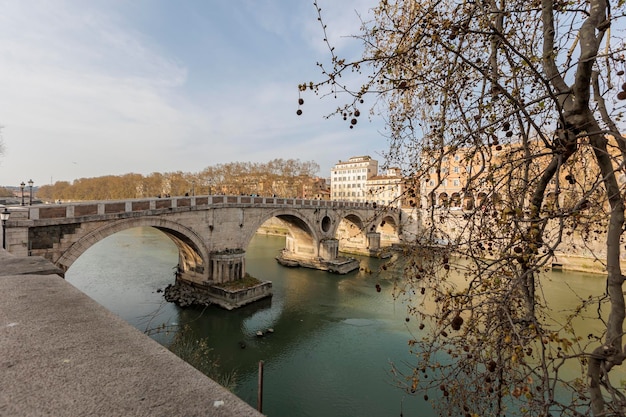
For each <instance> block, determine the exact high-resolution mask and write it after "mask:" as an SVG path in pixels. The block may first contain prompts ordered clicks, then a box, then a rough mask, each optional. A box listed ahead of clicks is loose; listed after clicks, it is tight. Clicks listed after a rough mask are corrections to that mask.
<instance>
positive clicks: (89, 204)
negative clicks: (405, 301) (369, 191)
mask: <svg viewBox="0 0 626 417" xmlns="http://www.w3.org/2000/svg"><path fill="white" fill-rule="evenodd" d="M232 205H234V206H241V207H246V206H250V207H252V206H277V207H279V206H280V207H285V206H287V207H293V208H304V207H306V208H310V207H332V208H361V209H362V208H365V209H367V208H371V207H372V206H371V205H370V204H369V203H362V202H354V201H337V200H316V199H314V200H310V199H303V198H282V197H255V196H240V195H209V196H183V197H167V198H150V199H132V200H110V201H81V202H72V203H61V204H50V205H36V206H29V207H27V208H25V207H20V208H17V207H16V208H13V209H12V211H11V213H12V214H11V220H27V219H29V220H39V219H42V220H43V219H62V218H76V217H83V216H94V215H109V214H120V213H133V212H143V211H150V210H154V211H163V210H165V211H183V210H193V209H195V208H198V209H200V208H201V209H206V208H207V207H211V206H213V207H223V206H232Z"/></svg>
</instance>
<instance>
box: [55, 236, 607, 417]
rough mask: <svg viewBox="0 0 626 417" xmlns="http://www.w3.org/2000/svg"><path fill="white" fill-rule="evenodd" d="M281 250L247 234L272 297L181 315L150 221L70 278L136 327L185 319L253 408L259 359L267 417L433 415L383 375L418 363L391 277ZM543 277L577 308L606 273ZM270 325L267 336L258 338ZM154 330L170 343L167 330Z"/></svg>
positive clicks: (170, 266) (167, 249)
mask: <svg viewBox="0 0 626 417" xmlns="http://www.w3.org/2000/svg"><path fill="white" fill-rule="evenodd" d="M283 246H284V238H280V237H271V236H257V237H255V238H254V239H253V241H252V243H251V245H250V247H249V248H248V249H247V253H246V269H247V271H248V272H249V273H250V274H251V275H253V276H255V277H257V278H260V279H264V280H270V281H272V282H273V291H274V296H273V297H272V298H271V299H266V300H262V301H260V302H257V303H254V304H252V305H249V306H245V307H243V308H240V309H237V310H233V311H226V310H222V309H220V308H217V307H209V308H191V309H184V310H182V309H179V308H178V307H176V306H174V305H172V304H168V303H164V302H163V298H162V294H161V293H160V292H159V291H158V290H160V289H163V288H165V286H167V285H168V284H170V283H172V282H173V280H174V278H173V277H174V275H173V271H174V267H175V266H176V264H177V262H178V254H177V249H176V247H175V246H174V245H173V244H172V243H171V242H170V241H169V240H168V238H167V237H166V236H165V235H164V234H162V233H161V232H159V231H157V230H155V229H152V228H136V229H131V230H128V231H124V232H120V233H117V234H115V235H113V236H110V237H108V238H106V239H105V240H103V241H102V242H100V243H98V244H97V245H95V246H94V247H93V248H91V249H89V250H88V251H87V252H86V253H85V254H83V255H82V256H81V257H80V258H79V259H78V260H77V261H76V263H75V264H74V265H72V267H71V268H70V270H69V271H68V272H67V274H66V277H67V280H68V281H69V282H71V283H72V284H73V285H75V286H77V287H78V288H80V289H81V290H82V291H84V292H85V293H87V294H88V295H90V296H91V297H92V298H94V299H95V300H96V301H98V302H99V303H101V304H102V305H104V306H105V307H107V308H108V309H109V310H111V311H113V312H115V313H116V314H118V315H120V316H121V317H122V318H123V319H125V320H126V321H128V322H129V323H131V324H132V325H134V326H135V327H137V328H139V329H140V330H142V331H145V330H146V329H151V328H156V327H158V326H159V325H161V324H164V325H166V326H170V325H179V324H187V325H189V327H191V329H192V330H193V331H194V332H195V333H196V334H197V335H198V337H208V339H209V343H210V345H211V347H212V348H213V349H214V352H215V353H216V355H219V358H220V361H221V364H222V367H223V369H224V370H225V371H229V370H237V372H238V376H239V380H238V387H237V389H236V394H237V395H239V396H240V397H241V398H242V399H244V400H245V401H247V402H248V403H250V404H251V405H253V406H256V397H257V393H256V389H257V369H258V362H259V361H260V360H263V361H264V362H265V372H264V377H265V378H264V394H265V395H264V400H263V412H264V413H265V414H267V415H270V416H322V415H323V416H383V415H396V416H397V415H400V413H401V412H402V415H403V416H428V415H430V414H429V413H430V407H429V405H428V404H426V403H425V402H424V401H423V400H422V399H421V398H418V397H413V396H408V395H406V394H405V393H404V392H402V391H401V390H399V389H398V388H396V387H395V386H394V384H395V382H394V378H393V376H392V375H390V372H389V370H390V369H391V366H390V363H391V362H393V363H395V364H396V365H399V366H400V367H402V366H407V365H410V364H411V363H413V361H414V359H413V358H412V357H411V356H410V355H409V353H408V346H407V341H408V339H410V338H411V336H410V332H413V333H416V334H418V333H419V331H418V330H417V329H416V328H415V327H413V326H414V323H415V321H411V322H408V323H407V322H406V321H405V316H406V308H405V306H403V305H402V303H401V302H400V301H394V299H393V296H392V290H393V283H392V281H391V279H389V278H388V277H385V276H379V275H378V274H377V273H366V272H363V271H361V272H354V273H352V274H348V275H345V276H338V275H332V274H328V273H325V272H321V271H314V270H308V269H303V268H294V269H292V268H285V267H281V266H280V265H279V264H278V263H277V262H276V261H275V260H274V257H275V256H276V255H277V253H278V251H279V250H280V249H281V248H282V247H283ZM361 262H362V266H363V267H365V268H366V270H371V271H377V270H378V269H379V266H380V265H381V263H382V262H383V261H381V260H379V259H370V258H364V259H362V260H361ZM542 282H543V289H544V291H545V292H546V293H547V294H549V295H550V306H551V308H552V309H554V310H555V311H558V310H561V309H563V308H565V306H566V305H569V306H571V305H572V302H573V300H575V298H574V297H573V295H572V294H573V292H574V291H578V292H579V294H584V295H585V296H586V294H587V293H593V294H594V295H597V294H598V293H601V292H602V291H603V287H602V280H601V279H598V277H597V276H593V275H584V274H563V273H555V274H550V275H548V276H547V277H546V278H545V279H542ZM376 284H380V285H381V291H380V292H377V291H376ZM570 288H571V290H570ZM582 322H583V323H582V324H583V325H588V326H590V328H592V326H594V325H597V322H592V321H590V320H588V321H587V323H585V322H584V320H582ZM415 326H417V324H415ZM268 328H273V329H274V330H275V331H274V333H271V334H267V335H266V336H265V337H262V338H259V337H257V336H256V332H257V331H259V330H261V331H265V330H267V329H268ZM582 334H585V333H582ZM154 337H155V338H156V339H157V340H159V341H160V342H161V343H167V341H168V340H169V338H170V337H171V334H167V333H164V332H161V333H157V334H156V335H155V336H154ZM242 346H243V347H244V348H242ZM403 364H404V365H403Z"/></svg>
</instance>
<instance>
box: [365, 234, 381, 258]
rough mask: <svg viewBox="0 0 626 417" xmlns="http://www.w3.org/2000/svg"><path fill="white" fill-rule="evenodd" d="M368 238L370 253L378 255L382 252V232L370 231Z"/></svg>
mask: <svg viewBox="0 0 626 417" xmlns="http://www.w3.org/2000/svg"><path fill="white" fill-rule="evenodd" d="M366 238H367V249H368V250H369V255H370V256H371V255H378V253H379V252H380V233H377V232H369V233H367V235H366Z"/></svg>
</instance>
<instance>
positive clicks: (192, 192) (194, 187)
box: [191, 180, 196, 196]
mask: <svg viewBox="0 0 626 417" xmlns="http://www.w3.org/2000/svg"><path fill="white" fill-rule="evenodd" d="M191 195H192V196H195V195H196V181H195V180H193V181H191Z"/></svg>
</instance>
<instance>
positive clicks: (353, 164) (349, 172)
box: [330, 155, 378, 202]
mask: <svg viewBox="0 0 626 417" xmlns="http://www.w3.org/2000/svg"><path fill="white" fill-rule="evenodd" d="M376 175H378V161H376V160H375V159H372V158H371V157H370V156H367V155H365V156H353V157H352V158H350V159H348V160H347V161H339V162H338V163H337V164H335V166H334V167H333V168H331V170H330V198H331V200H341V201H356V202H365V201H369V198H368V193H367V191H368V187H367V180H369V179H370V178H372V177H375V176H376Z"/></svg>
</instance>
